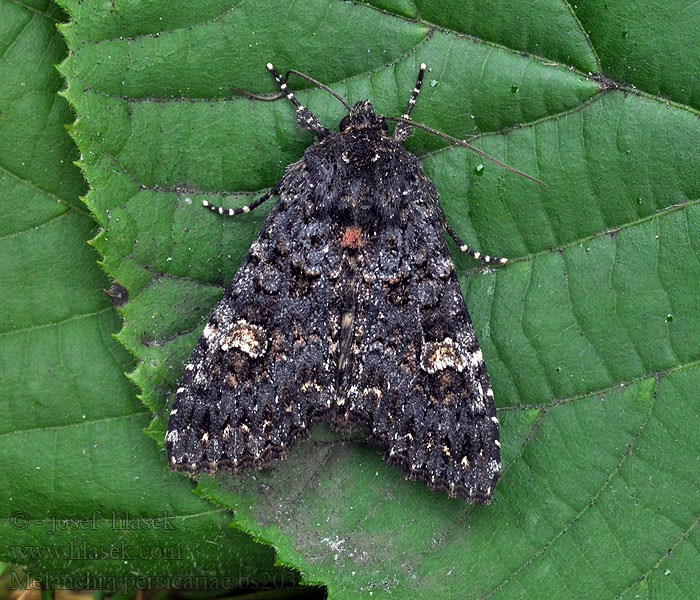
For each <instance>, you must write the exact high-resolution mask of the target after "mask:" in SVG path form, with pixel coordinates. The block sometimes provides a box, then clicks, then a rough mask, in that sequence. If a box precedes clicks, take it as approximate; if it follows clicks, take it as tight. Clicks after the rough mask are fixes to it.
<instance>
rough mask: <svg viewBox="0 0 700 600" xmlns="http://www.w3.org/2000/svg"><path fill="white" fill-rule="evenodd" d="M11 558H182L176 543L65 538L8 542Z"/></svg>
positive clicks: (17, 559) (27, 559) (21, 560)
mask: <svg viewBox="0 0 700 600" xmlns="http://www.w3.org/2000/svg"><path fill="white" fill-rule="evenodd" d="M10 552H11V553H12V558H13V562H15V563H22V564H25V563H26V562H32V561H38V560H44V559H58V560H136V559H140V560H182V553H181V550H180V548H179V547H178V546H134V545H132V544H127V543H126V542H123V541H122V542H118V543H116V544H109V545H104V546H101V545H93V544H88V543H87V542H77V543H76V542H69V543H67V544H63V545H37V546H29V545H24V546H10Z"/></svg>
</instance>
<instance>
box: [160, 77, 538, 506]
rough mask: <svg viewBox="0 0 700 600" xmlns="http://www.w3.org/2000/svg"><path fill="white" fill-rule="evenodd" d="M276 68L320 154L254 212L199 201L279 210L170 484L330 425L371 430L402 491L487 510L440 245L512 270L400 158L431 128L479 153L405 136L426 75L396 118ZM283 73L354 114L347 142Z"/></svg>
mask: <svg viewBox="0 0 700 600" xmlns="http://www.w3.org/2000/svg"><path fill="white" fill-rule="evenodd" d="M267 68H268V69H269V71H270V72H271V74H272V75H273V77H274V78H275V80H276V82H277V84H278V85H279V87H280V89H281V91H282V94H280V95H279V96H277V97H280V96H282V95H285V96H286V97H287V98H288V99H289V101H290V102H291V103H292V104H293V105H294V107H295V108H296V113H297V120H298V124H299V126H300V127H301V128H302V129H308V130H312V131H314V132H315V133H316V139H315V142H314V143H313V144H312V145H311V146H309V147H308V148H307V149H306V151H305V153H304V156H303V157H302V158H301V159H300V160H298V161H296V162H294V163H292V164H290V165H289V166H288V167H287V169H286V170H285V172H284V175H283V176H282V178H281V179H280V180H279V181H278V182H277V183H276V184H275V185H274V186H273V187H272V188H271V189H270V191H268V192H267V193H266V194H264V195H263V196H261V197H260V198H258V199H257V200H256V201H254V202H253V203H252V204H250V205H249V206H244V207H242V208H237V209H226V208H223V207H219V206H214V205H212V204H209V203H208V202H206V201H205V202H204V205H205V206H207V207H208V208H209V209H211V210H213V211H215V212H218V213H219V214H221V215H237V214H240V213H247V212H249V211H251V210H253V209H254V208H256V207H257V206H259V205H260V204H262V203H263V202H265V201H266V200H268V199H269V198H271V197H273V196H276V197H277V198H278V199H277V203H276V204H275V206H274V208H273V209H272V211H271V212H270V214H269V216H268V218H267V220H266V221H265V224H264V225H263V227H262V230H261V231H260V233H259V235H258V237H257V239H256V240H255V241H254V242H253V244H252V246H251V247H250V250H249V252H248V253H247V255H246V256H245V258H244V259H243V262H242V264H241V265H240V267H239V269H238V271H237V273H236V275H235V276H234V278H233V280H232V281H231V283H230V284H229V285H228V287H227V288H226V290H225V292H224V295H223V297H222V299H221V301H220V302H219V303H218V304H217V305H216V307H215V308H214V312H213V314H212V316H211V318H210V319H209V322H208V323H207V325H206V327H205V328H204V331H203V332H202V336H201V337H200V339H199V341H198V342H197V345H196V347H195V349H194V351H193V352H192V355H191V357H190V359H189V361H188V363H187V365H186V366H185V370H184V375H183V377H182V380H181V382H180V385H179V387H178V389H177V392H176V395H175V401H174V404H173V408H172V410H171V412H170V418H169V423H168V431H167V435H166V438H165V447H166V451H167V455H168V459H169V464H170V468H171V469H174V470H184V471H189V472H200V471H208V472H214V471H217V470H220V469H225V470H228V471H232V472H234V473H236V472H239V471H241V470H242V469H245V468H247V467H262V466H264V465H266V464H267V463H268V462H269V461H270V460H272V459H281V458H284V457H286V456H287V454H288V453H289V451H290V448H291V447H292V445H293V444H294V443H295V442H296V441H297V440H299V439H300V438H305V437H307V436H308V435H309V433H310V428H311V425H312V423H314V422H317V421H327V422H329V423H331V424H332V426H334V427H336V428H361V429H363V430H364V431H366V435H367V439H368V440H369V441H370V442H371V443H373V444H375V445H377V446H379V447H380V448H382V449H383V450H384V452H385V459H386V460H387V461H388V462H389V463H391V464H394V465H398V466H399V467H401V468H402V469H403V470H404V472H405V474H406V477H407V478H408V479H412V480H417V481H422V482H425V483H426V484H427V486H428V488H430V489H431V490H436V491H446V492H447V493H448V494H449V495H450V496H459V497H461V498H465V499H467V500H469V501H471V502H478V503H482V504H488V503H489V502H490V501H491V498H492V496H493V491H494V487H495V485H496V482H497V481H498V478H499V476H500V473H501V463H500V443H499V435H498V426H499V424H498V418H497V417H496V409H495V406H494V401H493V391H492V388H491V383H490V381H489V376H488V374H487V372H486V365H485V364H484V360H483V356H482V353H481V349H480V348H479V343H478V341H477V339H476V334H475V332H474V326H473V325H472V322H471V319H470V317H469V313H468V311H467V307H466V305H465V302H464V299H463V297H462V292H461V290H460V287H459V283H458V281H457V275H456V273H455V268H454V265H453V263H452V259H451V257H450V254H449V251H448V246H447V243H446V241H445V237H444V235H443V230H445V231H446V232H447V233H448V234H449V235H450V236H451V237H452V238H453V239H454V240H455V242H456V243H457V246H458V247H459V248H460V249H461V250H462V251H463V252H467V253H469V254H470V255H471V256H473V257H474V258H476V259H481V260H482V261H484V262H486V263H493V262H496V263H505V262H506V259H505V258H496V257H492V256H488V255H483V254H481V253H479V252H477V251H475V250H473V249H471V248H470V247H469V246H467V245H466V244H465V243H464V242H463V241H462V240H460V239H459V237H458V236H457V235H456V233H455V232H454V231H453V229H452V228H451V227H450V226H449V224H448V223H447V222H446V220H445V216H444V214H443V211H442V209H441V207H440V203H439V201H438V192H437V190H436V188H435V186H434V185H433V183H432V182H431V181H430V180H429V179H428V178H427V177H426V176H425V174H424V173H423V171H422V170H421V167H420V163H419V160H418V158H417V157H416V156H414V155H413V154H411V153H410V152H408V151H407V150H406V149H405V148H404V147H403V146H402V144H401V143H402V142H403V141H404V140H406V139H407V138H408V136H409V135H410V134H411V132H412V127H420V128H423V129H427V130H428V131H432V132H433V133H438V134H439V135H443V137H447V138H448V139H450V140H452V141H453V142H455V143H458V144H461V145H466V146H468V147H470V148H472V149H474V150H475V151H477V152H479V153H480V154H482V155H483V153H482V152H481V151H479V150H476V149H475V148H473V147H471V146H469V145H468V144H466V143H465V142H463V141H461V140H457V139H455V138H452V137H450V136H447V135H445V134H441V133H439V132H436V131H435V130H432V129H431V128H429V127H426V126H424V125H422V124H418V123H415V122H413V121H411V120H410V113H411V109H412V108H413V106H414V105H415V103H416V98H417V97H418V94H419V91H420V88H421V84H422V81H423V74H424V72H425V69H426V67H425V65H421V67H420V70H419V73H418V79H417V82H416V85H415V87H414V89H413V93H412V94H411V96H410V99H409V101H408V106H407V108H406V111H405V113H404V114H403V116H402V117H400V118H397V117H385V116H382V115H379V114H377V112H376V111H375V109H374V108H373V106H372V104H371V103H370V102H369V100H363V101H359V102H357V103H356V104H355V105H354V106H352V107H351V106H350V105H349V104H347V102H346V101H345V100H344V99H343V98H342V97H340V96H339V95H337V94H336V93H335V92H333V91H332V90H330V89H329V88H328V87H327V86H325V85H323V84H321V83H320V82H317V81H316V80H314V79H312V78H310V77H308V76H306V75H304V74H302V73H299V72H298V71H293V70H292V71H290V72H289V73H287V76H286V77H285V78H284V79H282V77H281V76H280V75H279V74H278V73H277V71H276V70H275V69H274V68H273V66H272V65H271V64H268V65H267ZM290 73H295V74H296V75H299V76H301V77H304V78H305V79H307V80H309V81H311V82H313V83H314V84H316V85H318V86H319V87H321V88H323V89H324V90H326V91H328V92H329V93H331V94H333V95H334V96H335V97H336V98H337V99H338V100H340V101H341V102H342V103H343V104H344V105H345V107H346V109H347V111H348V114H347V115H346V116H345V117H344V118H343V119H342V121H341V122H340V127H339V131H338V132H337V133H334V132H331V131H330V130H328V129H327V128H326V127H324V126H323V125H322V124H321V123H320V121H319V120H318V118H317V117H316V116H315V115H314V114H313V113H312V112H311V111H310V110H309V109H308V108H306V107H304V106H302V105H301V104H300V103H299V101H298V100H297V99H296V97H295V96H294V94H293V93H292V92H291V91H290V90H289V88H288V87H287V80H288V77H289V75H290ZM251 96H252V95H251ZM253 97H256V96H253ZM267 99H269V98H267ZM389 120H393V121H396V122H397V125H396V127H395V128H394V131H393V133H389V131H388V126H387V121H389ZM484 156H486V157H488V158H489V159H491V157H490V156H488V155H484ZM493 160H495V159H493ZM496 162H498V161H496ZM499 164H503V163H500V162H499ZM503 166H506V165H503ZM506 168H509V169H510V167H507V166H506ZM511 170H514V169H511ZM526 177H529V176H526ZM531 179H533V178H531Z"/></svg>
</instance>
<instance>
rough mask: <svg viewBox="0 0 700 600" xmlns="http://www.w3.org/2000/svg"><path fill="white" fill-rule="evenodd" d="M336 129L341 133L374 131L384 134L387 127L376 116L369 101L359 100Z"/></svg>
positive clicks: (382, 118)
mask: <svg viewBox="0 0 700 600" xmlns="http://www.w3.org/2000/svg"><path fill="white" fill-rule="evenodd" d="M338 129H339V131H340V132H341V133H347V132H349V131H353V130H359V129H376V130H379V131H381V132H385V131H386V130H387V125H386V120H385V119H384V117H383V116H382V115H380V114H377V111H375V110H374V106H372V103H371V102H370V101H369V100H360V101H359V102H356V103H355V106H353V107H352V108H351V109H350V112H349V113H348V114H347V115H345V116H344V117H343V120H342V121H341V122H340V127H339V128H338Z"/></svg>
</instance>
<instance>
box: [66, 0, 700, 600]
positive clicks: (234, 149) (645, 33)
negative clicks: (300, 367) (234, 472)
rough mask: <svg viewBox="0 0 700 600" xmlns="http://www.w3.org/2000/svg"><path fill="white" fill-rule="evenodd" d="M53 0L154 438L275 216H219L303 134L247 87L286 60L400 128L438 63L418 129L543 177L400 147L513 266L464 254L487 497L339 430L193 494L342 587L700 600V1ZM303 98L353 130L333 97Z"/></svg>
mask: <svg viewBox="0 0 700 600" xmlns="http://www.w3.org/2000/svg"><path fill="white" fill-rule="evenodd" d="M62 4H63V5H64V6H65V8H66V10H68V11H69V13H70V14H71V15H72V16H73V18H74V19H75V22H74V23H72V24H70V25H68V26H66V27H64V28H63V32H64V34H65V36H66V39H67V40H68V43H69V47H70V49H71V51H72V54H71V55H70V56H69V58H68V59H67V60H66V61H65V62H64V63H63V64H62V66H61V70H62V72H63V73H64V74H65V76H66V78H67V80H68V83H69V88H68V91H67V97H68V99H69V100H70V102H71V103H72V104H73V105H74V106H75V108H76V111H77V113H78V117H79V119H78V121H77V123H76V125H75V127H74V130H73V134H74V137H75V139H76V141H77V143H78V146H79V148H80V150H81V153H82V156H83V161H82V163H81V165H82V167H83V170H84V173H85V174H86V176H87V177H88V180H89V182H90V185H91V191H90V193H89V195H88V198H87V204H88V206H89V208H90V210H91V211H92V213H93V215H94V216H95V218H96V219H97V220H98V222H99V223H100V224H101V225H102V227H103V228H104V231H103V232H102V233H101V234H100V235H99V236H98V237H97V238H96V239H95V241H94V244H95V246H96V247H97V248H98V249H99V251H100V252H101V253H102V254H103V255H104V266H105V269H106V270H107V272H108V273H109V274H110V276H112V277H114V278H115V279H117V280H118V281H119V282H120V283H121V284H122V285H124V286H125V287H126V288H127V289H128V291H129V298H130V299H129V302H128V303H127V304H125V305H124V306H123V307H122V312H123V314H124V317H125V326H124V328H123V329H122V331H121V332H120V334H119V339H120V340H121V341H122V342H123V343H124V344H125V346H126V347H128V348H129V349H130V350H131V351H132V352H133V353H134V354H135V355H136V356H137V357H138V359H139V364H138V366H137V368H136V370H135V371H134V373H133V375H132V378H133V380H134V381H135V382H136V383H137V384H138V385H139V386H140V387H141V389H142V395H141V397H142V399H143V401H144V402H145V404H146V405H147V406H148V408H149V409H150V410H152V411H154V412H158V413H159V415H160V417H159V418H158V419H157V420H156V421H154V423H152V425H151V427H150V433H151V434H152V435H153V437H155V438H156V439H158V440H162V435H163V431H164V427H165V421H164V417H163V415H166V414H167V412H166V411H167V406H168V405H169V403H170V402H171V401H172V396H173V392H174V390H175V388H176V387H177V384H178V381H179V378H180V376H181V373H182V369H183V366H184V364H185V361H186V360H187V357H188V355H189V353H190V352H191V350H192V348H193V346H194V344H195V342H196V340H197V338H198V336H199V335H200V333H201V329H202V327H203V325H204V322H205V320H206V318H207V315H208V314H209V312H210V310H211V308H212V306H213V305H214V303H215V302H216V301H217V300H218V298H220V296H221V292H222V289H223V286H224V285H225V284H226V283H227V282H228V281H229V280H230V279H231V277H232V276H233V274H234V273H235V270H236V267H237V265H238V264H239V262H240V260H241V259H242V257H243V256H244V255H245V253H246V251H247V249H248V247H249V245H250V243H251V241H252V239H253V238H254V236H255V235H256V232H257V231H258V229H259V227H260V226H261V223H262V221H263V220H264V217H265V210H267V209H260V210H259V211H256V212H254V213H250V214H248V215H242V216H241V217H238V218H237V219H236V220H233V221H230V220H225V219H222V218H220V217H219V216H217V215H214V214H212V213H210V212H208V211H205V210H203V209H202V208H201V207H200V206H199V204H200V203H201V200H202V199H208V200H211V201H212V202H215V203H223V204H224V205H226V206H240V205H241V204H243V203H245V202H246V200H247V199H249V198H250V197H251V196H254V195H257V194H259V193H261V192H262V191H264V190H265V189H266V188H269V187H270V186H271V185H273V184H274V182H275V181H276V180H277V179H278V178H279V177H280V175H281V174H282V172H283V170H284V167H285V166H286V165H287V164H289V163H290V162H292V161H293V160H295V159H297V158H298V157H300V156H301V155H302V153H303V151H304V148H305V147H307V146H308V145H309V144H310V143H311V142H312V136H310V135H309V134H308V132H301V131H299V130H298V129H297V128H296V126H295V117H294V111H293V109H292V107H291V106H290V105H289V104H288V103H287V102H286V101H284V99H281V100H279V101H277V102H260V101H256V100H250V99H248V98H245V97H243V96H241V95H240V94H239V93H238V92H236V91H234V90H235V89H245V90H248V91H251V92H254V93H273V92H274V91H275V89H274V85H273V82H272V81H271V79H270V77H269V74H268V73H267V72H266V69H265V68H264V65H265V63H266V62H268V61H270V62H273V63H274V64H275V65H276V66H277V67H278V69H279V70H281V71H284V70H286V69H288V68H296V69H300V70H303V71H306V72H308V73H310V74H311V75H312V76H314V77H316V78H318V79H320V80H321V81H323V82H325V83H328V84H329V85H330V86H331V87H332V88H333V89H334V90H335V91H337V92H338V93H340V94H343V95H344V96H345V97H346V98H347V99H348V100H349V101H350V102H354V101H356V100H358V99H362V98H370V99H371V100H372V102H373V103H374V105H375V106H376V107H377V108H378V110H380V111H381V112H383V113H385V114H392V115H397V114H401V112H402V111H403V109H404V107H405V103H406V101H407V98H408V95H409V94H410V90H411V88H412V86H413V84H414V81H415V76H416V73H417V69H418V65H419V64H420V63H421V62H425V63H426V64H428V66H429V71H428V73H427V75H426V85H425V86H424V91H423V92H422V93H421V97H420V99H419V102H418V104H417V105H416V109H415V111H414V113H413V115H412V116H413V117H414V118H415V119H416V120H417V121H420V122H423V123H425V124H427V125H430V126H432V127H436V128H438V129H440V130H442V131H445V132H446V133H449V134H451V135H455V136H459V137H467V136H468V137H472V138H473V140H472V141H473V142H474V143H475V144H476V145H477V146H478V147H480V148H482V149H484V150H485V151H487V152H489V153H491V154H493V155H494V156H496V157H497V158H499V159H502V160H505V161H506V162H508V163H509V164H511V165H512V166H513V167H515V168H518V169H520V170H523V171H525V172H527V173H530V174H532V175H534V176H536V177H538V178H540V179H542V180H544V181H545V182H546V183H547V184H548V186H547V187H546V188H541V187H539V186H536V185H534V184H532V183H531V182H529V181H527V180H525V179H523V178H519V177H516V176H514V175H513V174H511V173H508V172H506V171H503V170H502V169H499V168H498V167H496V166H495V165H492V164H491V163H487V162H485V161H483V159H481V158H479V157H478V156H476V155H473V154H470V153H469V152H467V151H466V150H464V149H462V148H454V147H451V146H449V145H448V144H447V143H446V142H445V140H444V139H441V138H438V137H434V136H430V135H429V134H427V133H426V132H416V134H415V135H414V136H413V137H412V138H411V139H410V140H409V141H408V143H407V147H408V148H409V149H411V150H412V151H414V152H416V153H417V154H419V155H420V156H421V158H422V159H423V166H424V169H425V171H426V173H427V174H428V175H429V176H430V177H431V179H432V180H433V181H434V182H435V184H436V185H437V187H438V189H439V190H440V193H441V201H442V203H443V206H444V208H445V212H446V214H447V217H448V220H449V221H450V223H451V224H452V225H453V226H454V227H455V229H456V230H457V231H458V233H459V234H460V235H462V237H464V238H465V239H466V240H468V241H469V242H470V243H471V244H472V245H473V246H475V247H476V248H477V249H479V250H482V251H485V252H488V253H492V254H496V255H505V256H508V257H510V258H511V259H512V262H511V263H510V264H509V265H508V266H507V267H505V268H501V269H487V270H484V269H482V268H481V267H480V266H479V265H476V264H475V263H474V262H473V261H471V260H470V259H468V258H465V257H464V256H461V255H457V254H455V261H456V264H457V267H458V269H459V271H460V273H461V282H462V284H463V289H464V291H465V297H466V299H467V303H468V306H469V308H470V312H471V315H472V318H473V320H474V323H475V326H476V328H477V333H478V335H479V339H480V342H481V345H482V348H483V352H484V356H485V359H486V363H487V365H488V367H489V372H490V373H491V376H492V381H493V386H494V390H495V396H496V403H497V406H498V408H499V418H500V420H501V423H502V445H503V456H504V473H503V477H502V479H501V482H500V483H499V486H498V488H497V490H496V494H495V499H494V502H493V503H492V505H490V506H489V507H485V508H484V507H471V506H469V505H467V504H466V503H465V502H463V501H460V500H450V499H448V498H446V497H445V496H444V495H441V494H435V493H431V492H429V491H427V490H426V488H425V486H424V485H422V484H418V483H413V482H407V481H405V480H404V479H403V476H402V473H401V472H400V471H399V470H398V469H396V468H394V467H389V466H387V465H386V464H385V463H384V461H383V460H382V458H381V456H380V453H379V452H378V451H377V450H376V449H374V448H372V447H369V446H367V445H366V444H365V443H364V442H362V440H361V436H360V435H358V434H355V435H349V434H338V433H333V432H331V431H329V430H328V429H327V428H325V427H324V426H317V427H316V428H315V431H314V434H313V436H312V439H311V440H310V441H308V442H305V443H301V444H299V445H298V446H297V447H296V448H295V449H294V450H293V451H292V453H291V454H290V457H289V458H288V459H287V460H286V461H284V462H279V463H275V464H273V465H271V466H270V467H269V468H267V469H265V470H263V471H262V472H249V473H246V474H243V475H241V476H236V477H232V476H226V475H224V474H222V475H220V476H217V477H216V478H211V477H205V478H203V479H202V480H201V481H200V483H199V486H198V488H197V492H198V493H199V494H200V495H201V496H204V497H207V498H211V499H212V500H214V501H215V502H216V503H218V504H220V505H222V506H225V507H229V508H233V509H235V510H236V518H237V522H238V524H239V525H240V526H241V527H242V528H243V529H245V530H246V531H250V532H252V533H253V534H254V535H255V536H256V537H257V538H258V539H262V540H266V541H269V542H270V543H271V544H273V545H274V546H275V547H276V548H277V551H278V557H279V560H281V561H282V562H285V563H289V564H293V565H295V566H296V567H299V568H300V569H302V570H303V571H304V573H305V577H306V580H307V581H312V582H323V583H326V584H327V585H328V587H329V592H330V594H331V596H332V597H337V598H355V597H367V596H368V595H369V593H370V592H371V593H372V597H374V598H376V597H389V596H392V597H415V596H420V597H433V596H439V597H454V598H483V597H489V598H536V597H541V596H542V593H543V592H542V590H547V594H549V597H552V598H559V597H562V598H563V597H577V598H596V599H598V598H619V597H625V598H626V597H630V598H631V597H633V596H635V595H636V594H638V593H641V592H644V594H646V595H648V596H649V597H658V598H667V597H675V598H692V597H694V594H695V592H694V589H693V588H692V583H691V582H692V581H693V576H692V575H691V574H693V573H696V572H697V568H698V566H700V561H699V560H698V557H697V553H696V551H695V548H696V546H697V544H698V542H700V539H699V538H698V530H699V528H698V527H697V524H698V521H699V520H700V489H699V488H698V485H697V480H698V477H697V475H698V467H697V457H698V455H699V454H700V442H699V441H698V436H697V431H698V428H699V427H700V410H699V409H698V404H697V402H696V401H695V397H696V394H695V393H694V392H695V390H696V389H697V388H698V385H699V384H700V372H699V371H700V361H699V358H700V309H699V308H698V302H697V298H698V296H699V295H700V260H699V256H700V227H699V226H700V208H699V207H698V198H699V197H700V193H699V192H700V177H699V176H698V173H699V172H700V169H699V168H698V167H699V166H700V165H699V164H698V162H699V161H698V154H697V148H698V143H699V141H700V125H698V123H697V106H696V105H697V102H696V101H695V100H694V98H695V96H696V95H697V92H696V90H695V87H694V86H693V85H692V83H693V80H692V79H688V78H687V77H686V76H684V75H683V73H687V72H688V70H691V71H692V69H697V65H696V64H695V63H697V60H696V56H697V49H698V48H700V40H698V35H700V34H698V32H697V28H696V27H695V26H694V25H693V22H694V21H693V19H692V18H689V19H685V18H684V19H683V21H681V22H679V21H678V19H676V18H675V17H674V15H676V14H678V13H680V12H683V11H686V12H687V13H688V14H689V17H692V14H694V12H697V10H698V9H697V7H695V6H694V5H693V4H692V3H690V2H688V3H686V4H687V5H686V4H682V3H678V5H677V6H676V9H675V10H674V11H665V10H663V9H656V8H655V7H652V6H651V5H649V4H648V3H647V4H635V5H633V4H632V3H629V2H623V3H609V5H606V4H603V3H595V2H583V3H579V4H578V5H553V4H551V3H546V2H534V3H516V2H508V1H501V2H491V3H489V4H488V6H487V7H485V6H480V5H476V7H473V6H472V5H471V4H469V3H467V2H462V1H458V0H451V1H449V2H428V1H417V2H414V3H412V4H409V3H407V2H402V1H399V0H396V1H388V0H387V1H377V2H371V3H366V4H350V3H345V2H337V1H335V0H323V1H322V0H313V1H311V2H304V3H300V2H279V1H276V2H273V1H272V0H263V1H258V2H255V3H229V4H227V5H225V4H223V3H219V2H217V3H215V2H202V3H191V2H183V1H177V0H176V1H171V2H168V3H167V9H166V8H165V7H166V5H165V4H163V3H161V2H157V1H156V0H150V1H146V0H143V1H142V2H139V3H138V6H136V5H132V4H128V3H125V4H121V3H118V4H115V5H114V6H112V5H105V4H104V3H102V2H96V1H95V0H83V1H81V2H75V1H71V0H62ZM646 14H649V15H652V16H649V17H647V16H645V15H646ZM695 21H697V19H696V20H695ZM620 29H622V31H624V32H628V35H627V36H626V37H624V36H623V35H620V36H619V37H618V38H615V34H612V37H611V32H615V31H618V30H620ZM658 40H663V42H659V41H658ZM689 48H690V49H691V51H689ZM692 50H695V52H693V51H692ZM591 73H594V75H591ZM291 81H292V84H291V85H293V87H294V88H295V89H298V90H300V91H299V94H298V95H299V98H300V100H301V101H302V102H303V103H304V104H305V105H307V106H309V107H310V108H311V109H312V110H313V111H314V112H316V113H317V114H318V116H319V118H320V119H321V121H322V122H324V123H326V124H328V125H329V126H330V125H335V124H336V123H338V121H339V119H340V117H341V116H342V114H343V109H342V106H341V105H340V103H338V102H337V101H336V100H335V99H333V98H332V97H330V96H329V95H328V94H327V93H326V92H324V91H322V90H318V89H314V88H312V87H310V86H309V84H307V83H306V82H305V81H302V80H298V79H294V80H291ZM635 86H636V87H635ZM482 163H484V164H483V167H484V168H480V165H482ZM158 460H159V461H163V459H162V458H159V459H158ZM159 464H160V465H161V466H162V467H164V465H165V463H164V462H159Z"/></svg>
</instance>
